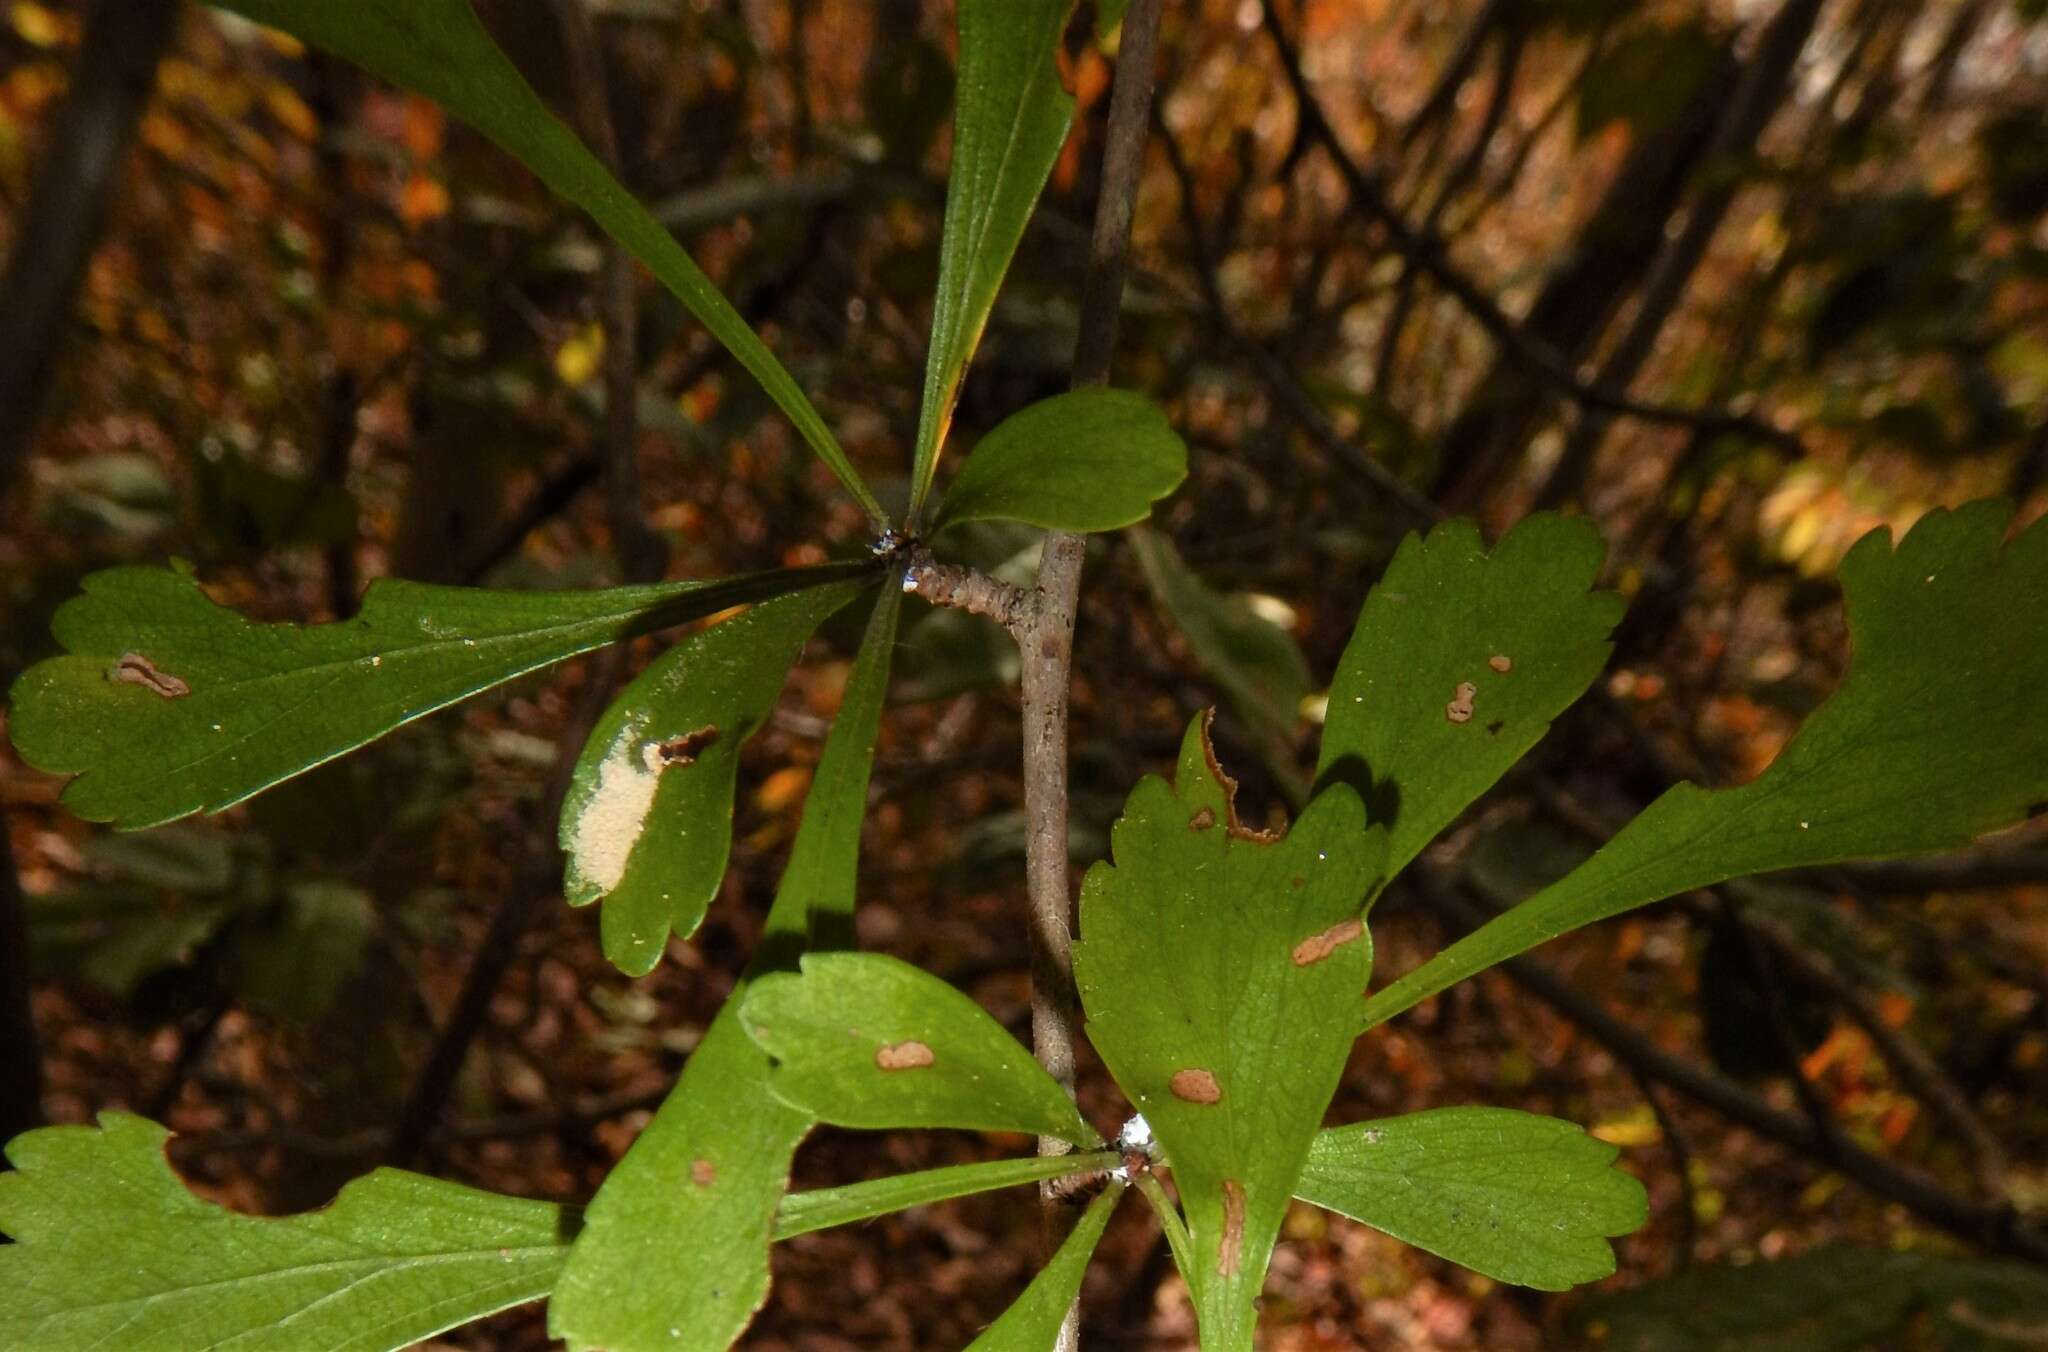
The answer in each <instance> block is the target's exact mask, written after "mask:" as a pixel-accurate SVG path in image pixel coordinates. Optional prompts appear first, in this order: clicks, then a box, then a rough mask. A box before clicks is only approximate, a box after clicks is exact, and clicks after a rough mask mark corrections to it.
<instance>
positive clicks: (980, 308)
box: [909, 0, 1074, 529]
mask: <svg viewBox="0 0 2048 1352" xmlns="http://www.w3.org/2000/svg"><path fill="white" fill-rule="evenodd" d="M1072 8H1073V4H1072V0H960V5H959V27H960V72H959V77H958V79H957V80H956V82H955V85H954V91H955V92H954V99H955V103H954V110H953V165H952V169H951V171H950V172H949V173H948V175H947V180H946V219H945V225H944V228H943V233H942V234H941V236H940V240H939V282H938V289H937V291H936V292H934V294H933V297H932V338H931V350H930V352H929V353H928V354H927V356H926V359H925V373H924V402H923V406H922V410H921V412H920V413H919V415H918V424H917V443H916V452H915V455H914V459H913V464H912V468H911V478H910V518H909V519H910V524H911V527H912V528H913V529H915V528H916V527H917V525H918V523H919V522H920V521H921V519H922V517H923V509H924V504H925V497H926V495H927V494H928V493H929V492H930V491H931V486H932V476H933V475H934V474H935V473H936V472H937V471H938V467H939V451H940V449H941V447H942V446H943V445H944V443H945V440H946V431H947V428H948V427H950V426H951V425H952V421H953V405H954V403H955V402H956V401H957V400H958V399H959V397H960V380H961V378H962V377H963V376H964V375H965V374H966V373H967V363H968V362H969V360H971V359H972V358H973V356H974V349H975V348H976V347H977V346H978V345H979V344H980V342H981V333H982V329H983V328H984V327H985V326H986V325H987V323H988V316H989V311H990V310H991V309H993V308H994V307H995V301H996V292H997V291H998V290H999V289H1000V288H1001V287H1002V284H1003V274H1004V273H1006V272H1008V271H1009V269H1010V257H1011V255H1013V254H1015V253H1016V251H1017V242H1018V241H1019V240H1021V239H1022V238H1023V237H1024V226H1025V224H1026V223H1027V222H1028V221H1029V220H1030V219H1031V211H1032V208H1033V207H1034V206H1036V205H1037V203H1038V194H1039V192H1040V191H1041V190H1042V189H1043V188H1044V187H1045V180H1046V177H1047V176H1048V175H1049V174H1051V173H1052V166H1053V162H1054V161H1055V160H1057V159H1058V158H1059V154H1060V147H1061V146H1062V145H1064V144H1065V143H1066V139H1067V127H1068V125H1069V124H1070V123H1071V122H1072V121H1073V117H1074V100H1073V97H1072V96H1071V95H1069V94H1068V93H1067V92H1066V90H1065V89H1063V88H1062V87H1061V86H1060V76H1059V69H1058V67H1057V66H1056V65H1055V64H1054V61H1053V55H1054V53H1055V52H1056V51H1057V50H1058V48H1059V41H1060V33H1061V30H1062V29H1063V28H1065V26H1066V22H1067V12H1068V11H1069V10H1071V9H1072Z"/></svg>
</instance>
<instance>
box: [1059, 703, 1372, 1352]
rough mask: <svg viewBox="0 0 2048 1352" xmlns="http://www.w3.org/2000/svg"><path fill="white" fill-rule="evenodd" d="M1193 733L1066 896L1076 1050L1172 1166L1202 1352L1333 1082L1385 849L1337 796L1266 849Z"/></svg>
mask: <svg viewBox="0 0 2048 1352" xmlns="http://www.w3.org/2000/svg"><path fill="white" fill-rule="evenodd" d="M1234 787H1235V786H1234V785H1232V784H1230V782H1229V781H1228V780H1227V779H1226V778H1225V777H1224V776H1223V774H1222V772H1221V771H1220V770H1219V769H1217V768H1216V766H1215V763H1214V759H1213V755H1212V753H1211V751H1210V749H1209V745H1208V739H1207V728H1206V725H1205V722H1204V721H1203V720H1200V719H1198V720H1197V721H1196V722H1195V723H1194V724H1193V725H1192V726H1191V727H1190V728H1189V731H1188V737H1187V741H1186V744H1185V746H1184V749H1183V751H1182V754H1181V762H1180V768H1179V771H1178V773H1177V775H1176V777H1175V782H1174V783H1173V784H1172V785H1171V786H1169V785H1168V784H1167V783H1166V782H1165V781H1164V780H1160V779H1157V778H1148V779H1146V780H1145V781H1143V782H1142V783H1141V784H1139V786H1138V787H1137V789H1136V790H1135V791H1134V792H1133V793H1132V794H1131V796H1130V799H1129V801H1128V802H1127V803H1126V804H1125V807H1124V815H1123V817H1122V819H1121V820H1119V821H1118V822H1117V824H1116V828H1115V832H1114V835H1113V838H1112V841H1113V853H1114V859H1115V862H1114V863H1113V864H1111V863H1100V864H1097V865H1096V866H1095V867H1094V868H1092V869H1091V870H1089V873H1088V878H1087V881H1086V883H1085V884H1084V885H1083V887H1082V889H1081V940H1080V942H1079V943H1077V944H1076V945H1075V948H1074V974H1075V978H1076V980H1077V981H1078V982H1079V985H1080V988H1081V1002H1082V1005H1083V1007H1084V1008H1085V1009H1086V1011H1087V1015H1088V1037H1089V1040H1090V1041H1091V1042H1093V1043H1094V1044H1095V1047H1096V1050H1098V1051H1099V1052H1101V1054H1102V1059H1103V1061H1104V1062H1105V1063H1106V1064H1107V1065H1108V1066H1109V1069H1110V1072H1111V1073H1112V1074H1113V1075H1115V1077H1116V1080H1117V1083H1118V1084H1119V1085H1121V1086H1122V1087H1123V1090H1124V1093H1125V1094H1126V1095H1128V1096H1129V1097H1130V1099H1131V1102H1132V1103H1133V1104H1134V1105H1136V1107H1137V1110H1138V1111H1139V1112H1140V1113H1142V1114H1144V1116H1145V1118H1146V1120H1147V1121H1148V1122H1149V1123H1150V1124H1151V1126H1152V1130H1153V1132H1154V1133H1155V1134H1156V1136H1157V1138H1158V1140H1159V1143H1160V1145H1161V1146H1162V1147H1163V1148H1164V1149H1165V1152H1166V1156H1167V1160H1168V1162H1169V1163H1170V1164H1171V1165H1172V1167H1173V1178H1174V1183H1175V1185H1176V1187H1177V1188H1178V1189H1179V1192H1180V1198H1181V1205H1182V1207H1183V1209H1184V1210H1185V1211H1186V1213H1187V1219H1188V1226H1189V1229H1190V1231H1191V1234H1192V1239H1193V1256H1194V1263H1195V1270H1194V1271H1193V1272H1192V1273H1190V1274H1189V1280H1190V1284H1191V1285H1192V1286H1193V1288H1194V1296H1195V1303H1196V1309H1197V1312H1198V1315H1199V1318H1200V1322H1201V1329H1202V1342H1203V1346H1204V1347H1209V1348H1224V1349H1230V1348H1248V1347H1250V1345H1251V1336H1252V1329H1253V1327H1254V1325H1255V1323H1256V1318H1257V1317H1256V1313H1255V1310H1254V1305H1253V1302H1254V1301H1255V1299H1256V1298H1257V1296H1258V1293H1259V1289H1260V1286H1261V1285H1262V1284H1263V1281H1264V1278H1265V1273H1266V1264H1267V1261H1268V1259H1269V1258H1270V1256H1271V1254H1272V1248H1273V1242H1274V1239H1275V1238H1276V1236H1277V1235H1278V1233H1279V1228H1280V1221H1281V1218H1282V1216H1283V1215H1284V1214H1285V1212H1286V1210H1287V1205H1288V1199H1289V1198H1290V1197H1291V1196H1292V1195H1293V1191H1294V1183H1295V1177H1296V1175H1297V1174H1298V1173H1299V1172H1300V1170H1301V1164H1302V1160H1303V1159H1304V1157H1306V1155H1307V1154H1308V1149H1309V1143H1310V1141H1311V1140H1312V1139H1313V1138H1314V1136H1315V1134H1316V1129H1317V1128H1318V1127H1319V1126H1321V1124H1322V1116H1323V1111H1324V1109H1325V1108H1327V1107H1328V1106H1329V1102H1330V1096H1331V1095H1332V1094H1333V1093H1334V1092H1335V1091H1336V1087H1337V1080H1338V1077H1339V1075H1340V1074H1341V1073H1342V1072H1343V1069H1344V1060H1345V1056H1346V1053H1347V1052H1348V1051H1349V1049H1350V1045H1351V1034H1352V1029H1353V1028H1354V1027H1355V1018H1356V1014H1355V1011H1356V1008H1357V1003H1358V999H1359V996H1360V994H1361V992H1363V990H1364V989H1365V982H1366V977H1367V975H1368V974H1369V972H1370V971H1371V967H1372V946H1371V940H1370V938H1369V936H1368V935H1367V934H1366V932H1365V928H1364V924H1363V918H1362V907H1363V905H1364V898H1365V896H1366V894H1367V892H1368V891H1369V890H1370V889H1371V888H1372V886H1373V885H1374V883H1375V882H1377V880H1378V878H1379V875H1380V865H1381V861H1382V860H1383V859H1384V857H1385V849H1386V842H1385V838H1384V836H1383V835H1382V834H1381V833H1380V832H1379V831H1377V830H1373V831H1368V830H1367V828H1366V824H1365V808H1364V805H1363V804H1361V803H1360V802H1359V800H1358V795H1357V794H1356V793H1354V792H1353V791H1352V790H1351V788H1350V786H1348V785H1343V784H1339V785H1334V786H1332V787H1331V788H1329V789H1327V790H1325V791H1324V792H1323V793H1322V794H1320V795H1318V796H1317V797H1316V799H1315V800H1314V801H1313V802H1311V803H1310V804H1309V807H1308V810H1307V811H1306V812H1304V813H1303V814H1302V817H1301V820H1300V821H1298V822H1296V823H1295V825H1294V828H1293V829H1292V830H1291V831H1289V832H1288V833H1287V835H1286V837H1285V838H1284V839H1277V840H1276V839H1271V838H1266V837H1262V836H1259V835H1257V834H1255V833H1252V832H1249V831H1246V830H1245V829H1244V828H1243V827H1241V826H1240V825H1239V824H1238V823H1237V821H1236V820H1235V812H1234V809H1233V805H1232V802H1231V792H1232V790H1233V788H1234Z"/></svg>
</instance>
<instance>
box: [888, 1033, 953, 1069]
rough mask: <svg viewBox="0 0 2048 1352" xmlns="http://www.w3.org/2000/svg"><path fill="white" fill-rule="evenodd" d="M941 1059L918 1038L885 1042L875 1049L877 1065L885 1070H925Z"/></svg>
mask: <svg viewBox="0 0 2048 1352" xmlns="http://www.w3.org/2000/svg"><path fill="white" fill-rule="evenodd" d="M938 1059H939V1058H938V1057H937V1056H936V1055H935V1054H934V1053H933V1052H932V1049H931V1048H930V1047H929V1046H927V1045H926V1044H924V1043H922V1042H919V1041H918V1040H917V1039H916V1038H911V1039H908V1040H907V1041H903V1042H885V1043H883V1044H882V1045H881V1046H879V1047H877V1048H875V1064H876V1065H878V1066H880V1067H881V1068H882V1069H883V1070H923V1069H924V1068H925V1067H926V1066H929V1065H931V1064H932V1063H933V1062H935V1061H937V1060H938Z"/></svg>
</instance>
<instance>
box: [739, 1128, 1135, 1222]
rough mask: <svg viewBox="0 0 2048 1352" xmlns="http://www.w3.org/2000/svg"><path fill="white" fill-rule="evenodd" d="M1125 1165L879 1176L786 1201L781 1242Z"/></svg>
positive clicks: (1097, 1155)
mask: <svg viewBox="0 0 2048 1352" xmlns="http://www.w3.org/2000/svg"><path fill="white" fill-rule="evenodd" d="M1122 1161H1123V1157H1122V1156H1121V1155H1119V1154H1117V1153H1116V1152H1115V1151H1114V1150H1091V1151H1088V1152H1086V1153H1077V1154H1071V1155H1037V1156H1032V1157H1031V1158H1028V1159H1017V1160H985V1161H983V1162H981V1163H979V1164H954V1165H948V1166H947V1167H946V1168H943V1169H925V1170H922V1171H920V1172H918V1173H914V1174H897V1175H896V1176H895V1177H893V1178H877V1179H874V1180H872V1181H871V1182H867V1183H849V1184H847V1185H846V1186H845V1187H841V1188H818V1189H814V1190H813V1191H810V1192H793V1193H790V1194H789V1195H788V1196H786V1197H784V1198H783V1199H782V1205H781V1206H780V1207H779V1208H777V1209H776V1212H775V1238H776V1239H778V1240H782V1239H794V1238H795V1237H796V1236H798V1235H808V1234H810V1233H811V1232H812V1231H814V1230H829V1229H831V1228H832V1227H833V1226H835V1225H850V1224H852V1223H853V1222H854V1221H864V1220H868V1219H869V1218H871V1217H874V1216H886V1215H888V1214H889V1213H890V1212H892V1211H902V1210H904V1209H905V1208H906V1207H913V1206H926V1205H929V1204H930V1203H932V1202H943V1201H947V1200H948V1199H950V1198H954V1197H969V1196H972V1195H974V1194H975V1193H981V1192H993V1191H995V1190H996V1189H997V1188H1014V1187H1017V1186H1018V1185H1019V1184H1023V1183H1041V1182H1044V1181H1045V1180H1047V1179H1053V1178H1072V1177H1074V1176H1075V1175H1077V1174H1091V1173H1098V1172H1102V1171H1106V1170H1109V1169H1114V1168H1116V1167H1117V1166H1118V1165H1119V1164H1121V1163H1122Z"/></svg>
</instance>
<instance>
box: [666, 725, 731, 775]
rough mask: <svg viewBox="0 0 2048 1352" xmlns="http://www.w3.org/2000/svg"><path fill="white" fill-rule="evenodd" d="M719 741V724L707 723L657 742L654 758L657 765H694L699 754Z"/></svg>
mask: <svg viewBox="0 0 2048 1352" xmlns="http://www.w3.org/2000/svg"><path fill="white" fill-rule="evenodd" d="M717 741H718V728H717V726H716V725H715V724H711V723H706V724H705V725H704V726H703V727H701V728H697V729H695V730H694V731H691V732H685V733H682V734H680V735H679V736H675V737H671V738H669V739H668V740H667V741H665V742H659V743H656V745H655V747H654V753H653V757H652V759H653V761H654V764H655V765H656V766H662V765H692V764H695V763H696V760H697V757H698V755H699V754H700V753H701V752H703V751H704V749H705V748H707V747H710V746H713V745H715V744H716V743H717Z"/></svg>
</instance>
